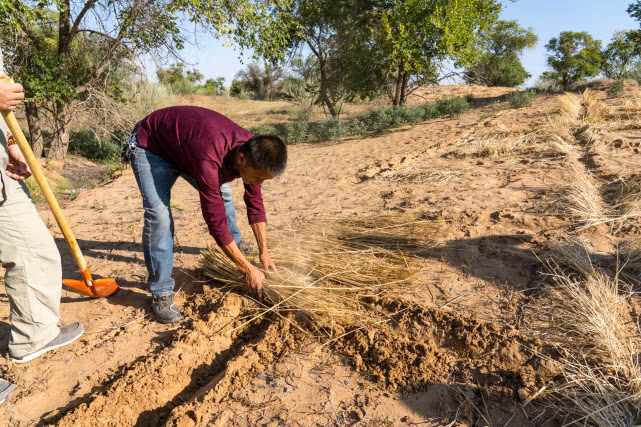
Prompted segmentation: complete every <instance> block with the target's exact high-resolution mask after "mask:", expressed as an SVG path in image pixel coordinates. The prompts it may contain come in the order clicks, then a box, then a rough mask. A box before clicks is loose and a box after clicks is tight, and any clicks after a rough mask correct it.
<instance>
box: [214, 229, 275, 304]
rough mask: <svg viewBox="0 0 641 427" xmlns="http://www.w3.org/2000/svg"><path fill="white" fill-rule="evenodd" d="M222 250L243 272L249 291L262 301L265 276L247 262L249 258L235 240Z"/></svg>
mask: <svg viewBox="0 0 641 427" xmlns="http://www.w3.org/2000/svg"><path fill="white" fill-rule="evenodd" d="M222 250H223V252H225V255H227V257H228V258H229V259H230V260H232V261H233V262H234V264H236V265H237V266H238V268H239V269H240V271H242V272H243V275H244V277H245V284H246V285H247V290H248V291H249V292H250V293H252V294H254V295H255V296H256V297H258V299H259V300H260V301H262V300H263V280H265V274H264V273H263V272H262V271H260V270H259V269H257V268H256V267H255V266H254V265H253V264H252V263H251V262H249V261H247V258H245V256H244V255H243V254H242V252H241V251H240V249H238V246H237V245H236V242H234V241H233V240H232V241H231V242H230V243H229V244H228V245H227V246H223V247H222Z"/></svg>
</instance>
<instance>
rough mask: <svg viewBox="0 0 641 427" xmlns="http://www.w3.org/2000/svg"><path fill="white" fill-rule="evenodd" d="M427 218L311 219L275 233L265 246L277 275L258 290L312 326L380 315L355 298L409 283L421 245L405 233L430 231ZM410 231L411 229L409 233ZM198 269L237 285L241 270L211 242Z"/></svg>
mask: <svg viewBox="0 0 641 427" xmlns="http://www.w3.org/2000/svg"><path fill="white" fill-rule="evenodd" d="M433 229H434V228H433V226H431V225H430V222H429V221H417V220H416V219H415V218H413V219H411V220H409V218H408V217H403V216H396V217H388V216H381V217H376V218H365V219H363V218H318V219H316V220H314V221H307V222H306V223H304V224H303V225H301V226H298V227H295V228H293V229H292V230H289V231H288V232H283V233H281V235H280V236H278V238H277V239H272V240H273V241H277V242H278V244H277V246H276V247H274V248H273V250H272V254H271V255H272V258H273V259H274V262H275V263H276V265H277V266H278V268H279V273H278V274H272V273H269V274H268V275H267V277H266V280H265V282H264V283H263V295H264V298H265V299H266V301H267V303H268V304H270V305H271V306H272V307H271V308H270V307H264V308H263V309H262V310H263V313H266V312H268V311H294V312H297V313H298V314H300V315H301V316H302V317H303V318H304V319H305V320H306V321H308V324H309V325H310V326H311V327H312V328H313V329H315V330H316V331H317V332H323V333H326V334H327V333H328V334H330V335H331V334H335V333H341V332H343V331H344V328H346V327H352V326H356V325H363V324H374V323H376V322H379V321H380V320H381V318H380V316H379V315H377V314H376V313H375V312H373V311H372V310H370V309H367V308H365V307H364V306H363V305H362V304H361V303H360V301H359V299H360V298H361V297H363V296H368V295H379V294H381V293H383V292H390V291H392V290H394V289H398V288H400V287H402V286H405V285H407V283H409V280H410V278H411V277H412V275H413V273H414V272H415V270H414V268H413V259H412V256H413V255H415V254H418V253H419V251H423V250H425V246H423V245H424V244H426V243H425V242H427V240H425V241H421V240H419V239H417V238H416V237H413V236H417V235H418V236H420V235H421V234H423V235H425V234H426V233H429V232H430V231H433ZM417 233H418V234H417ZM203 255H204V260H203V267H204V271H205V274H206V275H207V276H208V277H210V278H213V279H215V280H218V281H221V282H224V283H227V284H229V285H231V286H234V287H239V288H243V289H244V287H245V286H244V282H243V279H242V275H241V274H240V272H239V271H238V270H237V269H236V267H235V265H234V264H233V263H232V262H231V261H230V260H229V259H228V258H227V257H226V256H225V255H224V253H223V252H222V251H221V250H220V249H219V248H217V247H214V248H210V249H208V250H206V251H203Z"/></svg>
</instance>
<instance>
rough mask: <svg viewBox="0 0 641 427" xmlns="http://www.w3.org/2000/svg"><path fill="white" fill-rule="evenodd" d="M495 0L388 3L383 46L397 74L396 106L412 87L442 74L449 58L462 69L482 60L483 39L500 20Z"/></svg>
mask: <svg viewBox="0 0 641 427" xmlns="http://www.w3.org/2000/svg"><path fill="white" fill-rule="evenodd" d="M500 10H501V5H500V3H498V2H497V1H495V0H431V1H428V0H388V1H386V2H385V5H384V7H381V10H380V15H381V29H382V42H381V43H380V47H381V48H382V49H384V51H385V54H386V57H387V62H388V64H389V65H390V67H392V69H394V70H395V72H394V73H395V75H396V85H395V89H394V97H393V103H394V105H402V104H404V103H405V100H406V98H407V94H408V89H410V88H411V87H412V86H414V87H416V86H418V85H421V84H423V83H425V82H427V81H429V80H431V79H433V78H434V77H435V76H436V74H437V73H436V64H437V63H439V62H441V61H443V60H444V59H446V58H449V59H452V60H454V61H455V63H456V64H457V65H458V66H467V65H471V64H473V63H474V62H475V61H476V60H477V59H478V58H479V56H480V54H481V51H480V49H479V39H480V35H481V34H483V33H484V32H485V31H487V29H488V28H490V26H491V25H492V23H493V22H495V21H496V19H497V17H498V14H499V12H500Z"/></svg>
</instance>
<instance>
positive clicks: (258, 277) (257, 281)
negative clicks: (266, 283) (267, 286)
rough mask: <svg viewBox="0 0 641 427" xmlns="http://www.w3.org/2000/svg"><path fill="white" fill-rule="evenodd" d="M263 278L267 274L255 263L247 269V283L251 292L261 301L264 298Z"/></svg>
mask: <svg viewBox="0 0 641 427" xmlns="http://www.w3.org/2000/svg"><path fill="white" fill-rule="evenodd" d="M263 280H265V275H264V274H263V272H262V271H260V270H259V269H257V268H256V267H254V266H253V265H252V266H250V267H249V268H248V269H247V271H245V285H247V289H248V290H249V292H251V293H252V294H253V295H255V296H257V297H258V300H259V301H262V300H263Z"/></svg>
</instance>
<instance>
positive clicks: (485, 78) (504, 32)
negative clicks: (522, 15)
mask: <svg viewBox="0 0 641 427" xmlns="http://www.w3.org/2000/svg"><path fill="white" fill-rule="evenodd" d="M538 40H539V38H538V37H537V36H536V34H534V31H533V30H532V29H531V28H528V29H525V28H521V27H520V26H519V24H518V23H517V22H516V21H498V22H497V23H496V24H494V25H493V26H492V28H490V30H489V31H487V32H485V33H482V35H481V43H482V49H484V52H485V53H484V54H483V56H481V58H480V59H479V60H478V61H477V62H476V63H474V64H473V65H472V66H471V67H470V68H468V69H467V70H466V71H465V80H466V81H467V82H468V83H481V84H484V85H487V86H507V87H514V86H518V85H520V84H523V83H524V82H525V80H526V79H528V78H529V77H531V75H530V74H529V73H528V72H527V71H526V70H525V68H524V67H523V64H522V63H521V60H520V55H521V54H522V52H523V50H525V49H527V48H529V49H532V48H534V46H536V43H537V42H538Z"/></svg>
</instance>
